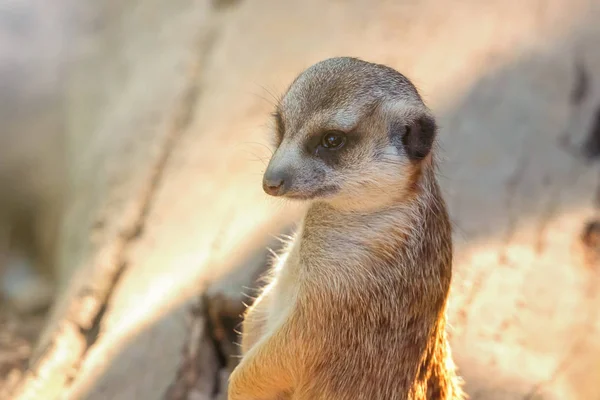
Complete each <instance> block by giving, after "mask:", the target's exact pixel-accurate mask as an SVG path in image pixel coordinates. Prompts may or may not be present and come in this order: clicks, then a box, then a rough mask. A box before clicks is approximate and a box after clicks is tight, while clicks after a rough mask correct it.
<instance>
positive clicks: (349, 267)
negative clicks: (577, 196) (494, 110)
mask: <svg viewBox="0 0 600 400" xmlns="http://www.w3.org/2000/svg"><path fill="white" fill-rule="evenodd" d="M378 68H385V67H382V66H377V65H374V64H368V63H365V62H362V61H359V60H355V59H348V58H340V59H331V60H326V61H324V62H322V63H320V64H317V65H316V66H313V67H312V68H311V69H309V70H307V71H306V72H304V73H303V74H302V75H301V76H300V77H299V78H298V79H297V80H296V81H295V82H294V83H293V84H292V86H291V88H290V89H289V90H288V93H287V94H286V96H285V97H284V99H283V101H282V103H281V105H280V112H281V114H282V115H281V117H282V119H283V120H285V121H287V122H288V124H287V127H286V131H285V133H284V135H283V138H282V140H281V141H280V144H279V146H278V149H277V151H276V153H275V155H274V156H273V159H272V160H271V164H273V163H275V164H276V165H271V164H270V165H269V168H280V167H281V165H285V168H290V170H292V171H293V179H294V185H292V186H290V190H289V193H291V195H290V197H292V198H294V197H298V196H301V198H305V199H309V200H310V201H311V205H310V207H309V209H308V211H307V213H306V215H305V217H304V218H303V220H302V222H301V224H300V227H299V229H298V231H297V232H296V235H295V236H294V238H293V239H292V240H291V241H290V243H289V245H288V247H287V249H286V251H285V252H284V253H283V255H281V256H280V257H279V259H278V260H277V263H276V265H275V266H274V268H273V271H272V277H271V280H270V282H269V284H268V285H267V286H266V287H265V288H264V289H263V291H262V293H261V295H260V296H259V297H258V299H257V300H256V301H255V302H254V304H253V305H252V306H251V307H250V308H249V309H248V310H247V312H246V316H245V321H244V326H243V336H242V352H243V358H242V360H241V362H240V364H239V365H238V367H237V368H236V369H235V370H234V372H233V374H232V376H231V379H230V386H229V399H230V400H278V399H279V400H284V399H293V400H321V399H322V400H351V399H352V400H355V399H356V400H360V399H365V400H366V399H385V400H404V399H407V400H408V399H410V400H434V399H435V400H445V399H463V398H464V394H463V392H462V390H461V387H460V379H459V378H458V377H457V375H456V373H455V368H454V364H453V362H452V357H451V354H450V349H449V345H448V343H447V339H446V330H445V329H446V319H445V310H446V303H447V297H448V291H449V287H450V281H451V275H452V242H451V231H450V224H449V219H448V215H447V212H446V208H445V205H444V202H443V199H442V197H441V195H440V191H439V188H438V185H437V183H436V178H435V168H434V163H433V160H432V156H431V154H428V155H427V156H426V157H424V158H415V157H413V158H412V159H409V158H410V157H408V154H410V149H409V148H408V145H398V144H396V145H394V146H392V144H393V143H392V142H395V138H394V136H393V134H390V126H392V125H393V124H392V125H390V123H389V122H390V121H388V120H387V119H386V118H387V117H389V118H392V119H393V118H400V119H402V120H403V121H404V120H406V121H407V124H409V123H412V122H414V121H413V120H411V118H418V117H421V116H422V115H427V116H429V112H428V110H427V109H426V108H425V106H424V105H422V102H421V101H420V97H419V96H418V94H417V93H416V90H415V89H414V87H412V85H410V83H409V82H408V80H406V82H408V83H405V82H404V80H402V79H401V78H403V79H405V78H404V77H402V76H401V75H400V77H401V78H398V77H397V76H396V75H393V74H394V73H395V72H394V71H390V70H387V69H384V70H383V72H381V71H380V70H378ZM386 74H392V75H391V77H392V79H398V81H397V84H398V85H400V86H401V87H400V89H399V90H396V87H392V89H390V90H387V86H386V85H388V82H387V80H385V79H384V78H385V77H386ZM395 74H397V73H395ZM398 75H399V74H398ZM331 77H341V78H340V79H341V80H340V81H339V82H335V79H327V78H331ZM321 80H322V81H332V82H331V83H330V85H329V86H330V87H328V86H327V85H325V87H319V85H316V86H315V84H314V82H315V81H317V82H319V81H321ZM381 82H383V83H381ZM379 83H381V86H378V84H379ZM342 84H344V85H346V84H347V86H344V87H340V85H342ZM402 85H407V86H402ZM369 90H371V91H372V92H374V93H376V95H373V96H371V95H370V92H369ZM324 92H327V93H329V94H328V95H324V94H323V93H324ZM340 93H342V94H340ZM332 94H333V96H334V97H335V96H336V94H337V95H338V97H340V96H341V97H343V96H344V95H346V96H348V98H347V99H345V100H344V101H342V102H341V103H340V102H337V103H336V102H335V101H334V100H336V99H330V98H329V97H328V96H331V95H332ZM319 96H322V97H321V104H320V106H319V107H316V106H315V108H314V110H313V111H314V112H311V111H310V107H311V106H312V105H314V103H315V102H316V101H317V100H316V99H319ZM373 102H375V103H376V104H378V105H379V106H378V107H376V110H375V111H373V108H372V107H369V106H368V105H370V104H373ZM407 104H408V105H407ZM415 104H416V105H415ZM419 104H420V105H419ZM419 107H420V109H419ZM361 110H362V111H361ZM365 110H366V111H365ZM415 110H416V111H415ZM298 114H300V115H298ZM327 115H329V117H327ZM340 115H343V116H344V118H343V122H344V123H348V121H350V120H351V119H352V118H350V117H348V115H354V116H355V117H356V121H355V122H354V123H353V124H352V125H353V126H351V127H348V126H346V127H341V126H340V125H339V124H338V126H337V127H334V128H331V127H329V126H328V127H326V129H340V130H342V129H343V130H344V131H351V130H352V129H355V128H356V127H358V128H356V129H359V130H360V131H361V132H362V133H361V136H360V138H359V140H358V142H357V143H358V145H356V146H354V147H352V148H349V149H347V151H346V153H343V156H342V155H340V157H342V158H341V159H340V160H339V161H336V162H337V163H336V164H335V165H332V164H331V163H330V165H329V166H327V165H325V164H324V163H322V162H321V161H320V160H318V159H314V158H311V157H310V156H309V155H306V154H304V155H303V153H302V152H301V151H300V149H301V148H302V145H301V144H302V143H305V142H306V141H307V140H310V137H311V135H314V134H316V133H315V132H318V131H319V129H320V128H319V127H320V126H323V125H327V124H329V125H332V124H333V125H335V123H336V118H339V116H340ZM315 116H317V117H315ZM294 118H296V119H295V120H294ZM315 118H316V119H315ZM302 120H304V122H303V123H300V122H298V121H302ZM316 120H319V122H318V123H315V122H314V121H316ZM411 121H412V122H411ZM291 130H293V131H291ZM392 133H393V132H392ZM407 143H408V142H407ZM404 149H405V150H404ZM405 151H406V154H405V153H404V152H405ZM290 152H292V153H294V156H293V157H291V158H290V157H286V156H287V155H288V154H289V153H290ZM286 153H288V154H286ZM340 154H341V153H340ZM290 159H291V160H293V163H295V164H290V166H288V164H286V163H289V162H290V161H289V160H290ZM322 171H325V174H323V173H322ZM333 183H335V184H336V185H337V189H336V190H335V191H333V192H332V193H329V192H328V194H325V195H320V194H319V195H313V194H311V193H315V190H316V189H319V188H321V187H324V186H326V185H332V184H333ZM318 193H321V192H318Z"/></svg>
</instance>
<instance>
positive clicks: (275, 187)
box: [263, 177, 285, 196]
mask: <svg viewBox="0 0 600 400" xmlns="http://www.w3.org/2000/svg"><path fill="white" fill-rule="evenodd" d="M284 187H285V181H284V180H283V178H281V177H276V178H266V177H265V178H264V179H263V190H264V191H265V193H266V194H270V195H271V196H279V195H280V194H283V189H284Z"/></svg>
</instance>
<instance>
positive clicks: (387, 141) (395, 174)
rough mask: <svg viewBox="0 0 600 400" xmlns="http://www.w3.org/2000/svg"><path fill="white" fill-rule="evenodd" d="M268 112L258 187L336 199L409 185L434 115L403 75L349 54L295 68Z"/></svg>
mask: <svg viewBox="0 0 600 400" xmlns="http://www.w3.org/2000/svg"><path fill="white" fill-rule="evenodd" d="M274 119H275V136H276V137H275V144H276V150H275V152H274V154H273V156H272V158H271V160H270V162H269V165H268V167H267V170H266V171H265V174H264V177H263V188H264V190H265V192H266V193H267V194H269V195H272V196H284V197H287V198H293V199H304V200H314V199H319V200H324V201H328V202H331V203H337V204H342V203H346V204H350V203H352V204H363V203H369V202H370V203H373V202H375V203H377V202H380V201H389V200H390V199H392V198H396V199H397V198H398V196H402V195H403V194H406V193H409V192H410V189H411V187H412V186H414V184H415V182H416V180H417V179H418V176H419V173H420V171H421V167H422V164H423V163H424V162H426V161H427V160H428V159H429V158H430V157H428V155H429V154H430V152H431V147H432V145H433V141H434V138H435V134H436V123H435V120H434V118H433V116H432V115H431V113H430V111H429V110H428V109H427V107H426V106H425V105H424V104H423V101H422V100H421V97H420V95H419V93H418V92H417V90H416V88H415V87H414V85H413V84H412V83H411V82H410V81H409V80H408V79H407V78H406V77H404V76H403V75H402V74H400V73H399V72H397V71H395V70H393V69H392V68H389V67H386V66H384V65H379V64H372V63H369V62H366V61H361V60H358V59H355V58H349V57H343V58H332V59H328V60H325V61H321V62H319V63H317V64H315V65H313V66H312V67H310V68H308V69H307V70H305V71H304V72H303V73H301V74H300V75H299V76H298V77H297V78H296V80H295V81H294V82H293V83H292V84H291V86H290V87H289V89H288V90H287V92H286V93H285V95H284V96H283V98H282V100H281V101H280V102H279V104H278V105H277V109H276V110H275V113H274Z"/></svg>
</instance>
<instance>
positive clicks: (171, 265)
mask: <svg viewBox="0 0 600 400" xmlns="http://www.w3.org/2000/svg"><path fill="white" fill-rule="evenodd" d="M599 20H600V4H599V2H597V1H593V0H590V1H586V0H545V1H542V0H529V1H517V0H505V1H502V2H501V1H491V2H481V1H477V0H462V1H451V0H446V1H442V0H437V1H436V0H417V1H391V0H389V1H387V0H378V1H373V0H351V1H345V2H342V1H328V2H325V1H317V0H304V1H302V2H293V1H282V0H254V1H250V0H237V1H232V0H230V1H225V0H220V1H217V0H212V1H209V0H171V1H161V0H130V1H117V0H103V1H91V0H79V1H75V0H55V1H53V2H48V1H45V0H2V1H0V121H1V123H0V268H1V270H2V279H0V280H1V281H2V297H3V301H2V303H1V304H0V398H2V399H4V398H7V399H8V398H10V399H19V400H20V399H48V400H51V399H98V400H100V399H149V400H152V399H190V400H192V399H194V400H197V399H222V398H223V397H222V396H223V393H224V391H225V389H226V382H227V374H228V371H230V370H231V368H233V366H235V363H236V362H237V358H236V355H237V347H236V345H235V341H236V337H235V330H236V328H237V327H238V326H239V314H240V312H241V311H242V310H243V308H244V305H243V303H244V302H245V303H248V302H251V301H252V295H253V294H254V291H253V288H255V287H256V280H257V278H258V277H259V275H260V273H261V271H262V270H263V269H264V266H265V265H266V263H267V260H268V252H267V250H266V248H267V247H271V248H276V247H277V243H278V242H277V240H276V239H275V238H274V236H276V235H278V234H281V233H285V232H286V231H287V230H288V229H290V227H291V226H292V225H293V223H294V221H295V220H296V219H297V217H298V215H299V213H300V212H301V211H302V210H301V208H300V207H298V206H293V205H289V204H284V203H281V202H278V201H277V200H274V199H270V198H267V197H266V196H265V195H264V194H263V193H262V189H261V184H260V181H261V173H262V171H263V169H264V167H265V163H266V162H267V160H268V157H269V155H270V153H269V150H268V146H267V143H268V131H269V129H270V124H269V112H270V111H271V110H272V105H273V103H274V102H275V101H276V98H277V96H278V95H279V94H281V93H282V91H283V90H284V89H285V87H286V86H287V85H288V84H289V83H290V82H291V80H292V79H293V78H294V77H295V76H296V75H297V74H298V73H299V72H300V71H301V70H302V69H304V68H306V67H308V66H309V65H311V64H312V63H314V62H316V61H319V60H321V59H323V58H326V57H330V56H339V55H349V56H357V57H361V58H364V59H367V60H369V61H374V62H381V63H385V64H388V65H390V66H392V67H394V68H396V69H398V70H400V71H401V72H403V73H405V74H406V75H407V76H408V77H410V78H411V79H412V80H413V81H414V82H415V83H416V85H417V86H418V87H419V89H420V91H421V92H422V94H423V95H424V98H425V99H426V101H427V103H428V104H429V105H430V107H431V108H432V109H433V110H434V112H435V113H436V115H438V116H439V121H440V126H441V133H440V155H441V158H442V163H441V176H440V179H441V184H442V186H443V189H444V192H445V195H446V199H447V201H448V203H449V206H450V212H451V215H452V218H453V223H454V228H455V247H456V252H455V271H456V272H455V279H454V286H453V292H452V297H451V304H450V310H449V320H450V323H451V327H450V335H451V341H452V345H453V352H454V355H455V358H456V361H457V363H458V366H459V368H460V370H461V373H462V375H463V376H464V378H465V380H466V384H467V386H466V388H467V392H468V393H469V394H470V396H471V398H472V399H481V400H484V399H485V400H488V399H489V400H497V399H498V400H499V399H544V400H554V399H556V400H565V399H569V400H570V399H573V400H579V399H581V400H590V399H600V387H599V386H598V385H597V378H598V376H600V293H599V292H600V276H599V272H600V271H599V267H600V169H599V167H598V164H597V163H595V161H596V160H597V159H600V25H599V24H598V21H599ZM382 356H385V355H382ZM390 362H394V361H393V360H390Z"/></svg>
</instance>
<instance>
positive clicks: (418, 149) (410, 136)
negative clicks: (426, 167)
mask: <svg viewBox="0 0 600 400" xmlns="http://www.w3.org/2000/svg"><path fill="white" fill-rule="evenodd" d="M436 131H437V125H436V123H435V119H433V118H432V117H430V116H428V115H421V116H420V117H419V118H417V119H415V120H413V121H412V122H410V123H406V122H400V121H399V122H397V123H393V124H392V126H391V132H390V136H391V139H392V143H393V144H394V145H395V146H396V147H398V146H400V143H401V146H402V148H403V149H404V152H405V153H406V155H407V156H408V158H409V159H410V160H413V161H419V160H422V159H423V158H425V157H426V156H427V155H428V154H429V152H430V151H431V146H432V145H433V140H434V139H435V135H436ZM399 142H400V143H399ZM398 150H401V149H400V148H398Z"/></svg>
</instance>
